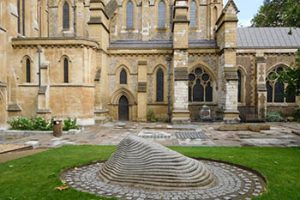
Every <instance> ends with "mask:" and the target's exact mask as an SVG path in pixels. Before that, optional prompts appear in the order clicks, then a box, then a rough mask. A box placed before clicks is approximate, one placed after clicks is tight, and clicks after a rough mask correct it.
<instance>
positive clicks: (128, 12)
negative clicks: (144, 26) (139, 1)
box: [126, 1, 133, 29]
mask: <svg viewBox="0 0 300 200" xmlns="http://www.w3.org/2000/svg"><path fill="white" fill-rule="evenodd" d="M126 26H127V28H129V29H131V28H133V3H132V1H128V2H127V7H126Z"/></svg>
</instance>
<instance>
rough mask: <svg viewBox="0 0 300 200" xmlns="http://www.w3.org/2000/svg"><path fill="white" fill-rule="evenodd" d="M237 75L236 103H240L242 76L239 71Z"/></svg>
mask: <svg viewBox="0 0 300 200" xmlns="http://www.w3.org/2000/svg"><path fill="white" fill-rule="evenodd" d="M237 75H238V102H241V101H242V74H241V72H240V70H238V72H237Z"/></svg>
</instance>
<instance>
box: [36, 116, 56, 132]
mask: <svg viewBox="0 0 300 200" xmlns="http://www.w3.org/2000/svg"><path fill="white" fill-rule="evenodd" d="M31 123H32V128H33V129H32V130H41V131H48V130H52V128H53V125H52V123H51V121H47V120H46V119H44V118H42V117H34V118H31Z"/></svg>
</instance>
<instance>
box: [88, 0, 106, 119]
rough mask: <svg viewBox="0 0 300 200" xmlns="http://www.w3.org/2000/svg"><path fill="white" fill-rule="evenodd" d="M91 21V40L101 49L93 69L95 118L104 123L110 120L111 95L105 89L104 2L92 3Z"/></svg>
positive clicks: (89, 29) (99, 0) (90, 9)
mask: <svg viewBox="0 0 300 200" xmlns="http://www.w3.org/2000/svg"><path fill="white" fill-rule="evenodd" d="M89 13H90V19H89V21H88V35H89V38H90V39H92V40H95V41H97V42H98V43H99V49H102V51H97V53H96V54H95V55H94V56H95V58H96V59H93V67H95V68H96V69H95V68H92V69H91V70H92V71H95V73H96V74H95V82H94V83H95V117H96V121H98V122H100V121H101V122H102V121H105V120H107V118H108V109H107V105H108V103H109V94H108V91H109V90H107V89H105V88H104V87H105V86H107V85H108V71H107V65H108V64H107V63H108V55H107V53H106V52H107V48H108V45H109V19H108V16H107V14H106V13H105V5H104V3H103V1H102V0H94V1H90V7H89Z"/></svg>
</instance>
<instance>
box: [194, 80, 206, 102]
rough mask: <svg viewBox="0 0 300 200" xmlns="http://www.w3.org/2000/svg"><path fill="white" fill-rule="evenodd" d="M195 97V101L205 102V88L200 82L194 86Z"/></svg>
mask: <svg viewBox="0 0 300 200" xmlns="http://www.w3.org/2000/svg"><path fill="white" fill-rule="evenodd" d="M193 93H194V96H193V101H204V91H203V86H202V85H201V83H200V80H197V82H196V85H195V86H194V91H193Z"/></svg>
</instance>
